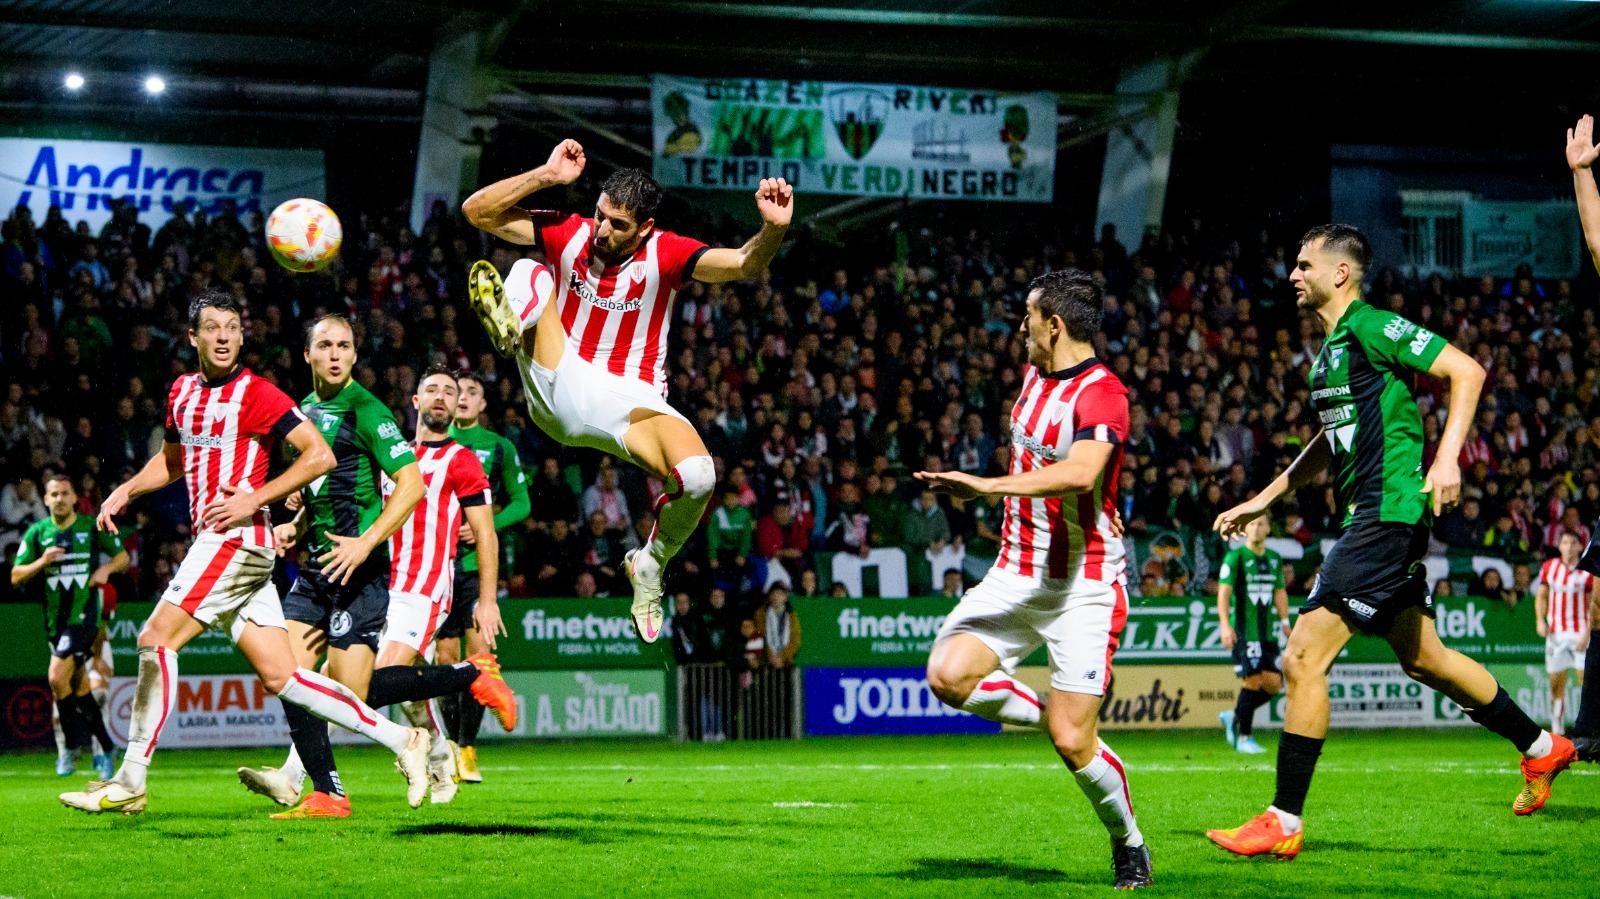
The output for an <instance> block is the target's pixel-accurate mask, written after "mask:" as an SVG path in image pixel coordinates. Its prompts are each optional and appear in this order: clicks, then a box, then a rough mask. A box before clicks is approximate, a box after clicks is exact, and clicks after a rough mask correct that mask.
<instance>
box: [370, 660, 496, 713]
mask: <svg viewBox="0 0 1600 899" xmlns="http://www.w3.org/2000/svg"><path fill="white" fill-rule="evenodd" d="M477 679H478V669H477V668H476V667H474V666H473V665H472V664H471V663H470V662H462V663H460V664H458V665H428V666H426V667H422V668H418V667H416V666H414V665H390V666H389V667H387V668H379V669H378V670H377V671H374V672H372V681H371V683H370V684H368V685H367V705H370V706H372V707H373V708H375V709H381V708H383V707H384V706H386V705H391V704H393V703H396V702H416V701H418V700H422V699H433V698H435V697H439V696H448V695H450V694H452V693H459V692H460V691H461V690H463V689H465V688H466V687H468V686H470V685H471V684H472V682H473V681H475V680H477Z"/></svg>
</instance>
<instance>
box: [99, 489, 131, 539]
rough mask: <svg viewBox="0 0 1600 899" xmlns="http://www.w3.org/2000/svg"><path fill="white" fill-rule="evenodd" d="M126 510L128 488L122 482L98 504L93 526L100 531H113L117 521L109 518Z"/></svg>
mask: <svg viewBox="0 0 1600 899" xmlns="http://www.w3.org/2000/svg"><path fill="white" fill-rule="evenodd" d="M126 511H128V490H127V485H126V484H124V485H122V486H121V487H118V488H117V489H115V490H113V491H111V495H110V496H108V497H106V499H105V502H103V503H101V504H100V512H99V514H97V515H96V516H95V517H94V526H95V527H96V528H98V529H99V530H102V531H114V530H116V529H117V523H116V522H115V521H112V520H111V519H112V518H114V517H115V516H118V515H121V514H122V513H123V512H126Z"/></svg>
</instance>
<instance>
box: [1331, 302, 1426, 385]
mask: <svg viewBox="0 0 1600 899" xmlns="http://www.w3.org/2000/svg"><path fill="white" fill-rule="evenodd" d="M1350 330H1351V331H1352V332H1353V333H1354V334H1355V336H1356V339H1358V340H1360V341H1361V345H1362V347H1363V348H1365V349H1366V351H1367V357H1368V358H1369V359H1372V360H1373V361H1375V362H1380V361H1381V362H1386V363H1388V364H1389V365H1391V366H1393V365H1403V366H1405V367H1406V368H1409V369H1412V370H1414V371H1422V372H1425V371H1427V370H1428V369H1429V368H1430V367H1432V366H1433V361H1434V360H1435V359H1437V358H1439V354H1440V353H1442V352H1444V348H1445V346H1446V345H1447V344H1448V343H1449V341H1447V340H1445V339H1444V338H1443V337H1440V336H1439V335H1437V334H1435V333H1433V332H1432V331H1429V330H1428V329H1427V328H1423V327H1420V326H1419V325H1417V324H1416V323H1415V322H1413V321H1411V320H1410V319H1407V318H1405V317H1404V316H1400V315H1396V314H1394V313H1393V312H1384V311H1382V310H1380V309H1372V308H1370V307H1369V310H1366V311H1365V314H1364V315H1360V316H1356V317H1355V318H1354V320H1352V321H1351V322H1350Z"/></svg>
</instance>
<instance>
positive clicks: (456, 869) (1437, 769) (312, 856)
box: [0, 730, 1600, 899]
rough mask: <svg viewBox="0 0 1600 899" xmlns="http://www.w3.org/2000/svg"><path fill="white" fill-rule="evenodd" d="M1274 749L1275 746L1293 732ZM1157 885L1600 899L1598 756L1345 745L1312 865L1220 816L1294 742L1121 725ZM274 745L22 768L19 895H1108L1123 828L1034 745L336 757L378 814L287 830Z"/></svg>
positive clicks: (1426, 737) (1418, 739)
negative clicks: (1280, 855) (144, 772)
mask: <svg viewBox="0 0 1600 899" xmlns="http://www.w3.org/2000/svg"><path fill="white" fill-rule="evenodd" d="M1262 739H1263V742H1264V743H1266V744H1267V745H1268V746H1269V747H1271V746H1272V745H1274V743H1275V741H1274V740H1273V735H1271V734H1265V735H1263V738H1262ZM1110 742H1111V743H1112V745H1113V746H1114V747H1116V749H1117V750H1118V751H1119V752H1120V753H1121V755H1122V756H1123V758H1124V760H1125V761H1126V762H1127V763H1128V768H1129V775H1130V777H1131V779H1132V785H1133V801H1134V806H1135V808H1136V809H1137V811H1138V813H1139V816H1140V823H1141V826H1142V827H1143V829H1144V832H1145V835H1146V837H1147V839H1148V841H1149V843H1150V846H1151V852H1152V855H1153V857H1154V864H1155V877H1156V889H1157V890H1158V891H1160V892H1162V893H1167V894H1171V895H1183V896H1250V897H1255V899H1260V897H1270V896H1322V895H1335V896H1397V895H1406V896H1465V895H1485V896H1490V895H1492V896H1496V897H1500V896H1511V895H1529V896H1535V895H1537V896H1549V895H1595V894H1597V893H1600V883H1597V882H1595V881H1590V880H1587V879H1585V878H1586V875H1584V874H1583V873H1582V872H1583V871H1585V870H1587V861H1588V860H1591V859H1592V857H1593V855H1594V851H1595V848H1596V847H1600V840H1597V839H1596V837H1595V829H1594V825H1595V824H1596V823H1597V822H1600V777H1596V776H1595V775H1597V774H1600V768H1596V767H1594V766H1582V765H1580V766H1576V767H1574V769H1573V770H1572V771H1569V772H1568V773H1567V774H1565V775H1563V776H1562V777H1561V779H1560V780H1558V781H1557V783H1556V789H1555V794H1554V796H1553V797H1552V799H1551V802H1550V805H1549V806H1548V807H1547V808H1546V809H1545V811H1543V812H1542V813H1540V814H1539V815H1537V816H1534V817H1532V818H1527V819H1520V818H1516V817H1514V816H1513V815H1512V814H1511V800H1512V798H1513V797H1514V796H1515V795H1516V793H1517V790H1518V789H1519V788H1520V786H1521V779H1520V777H1519V775H1518V774H1517V767H1516V759H1515V757H1514V753H1511V752H1510V751H1509V750H1508V749H1507V747H1506V746H1505V745H1504V744H1503V743H1502V742H1500V741H1499V740H1497V739H1495V738H1494V737H1492V736H1490V735H1488V734H1486V733H1482V732H1479V731H1475V730H1462V731H1456V730H1450V731H1435V732H1418V731H1410V732H1366V733H1354V732H1341V733H1335V734H1333V735H1332V737H1331V739H1330V740H1329V743H1328V748H1327V750H1326V752H1325V753H1324V755H1323V757H1322V765H1321V769H1320V770H1319V772H1318V776H1317V780H1316V782H1315V783H1314V784H1313V786H1312V792H1311V798H1310V802H1309V805H1308V807H1307V812H1308V818H1307V821H1308V829H1307V839H1306V843H1305V851H1304V852H1303V853H1302V854H1301V856H1300V857H1299V858H1298V859H1296V860H1294V861H1292V862H1279V861H1272V860H1264V859H1248V860H1247V859H1237V858H1233V857H1231V856H1228V855H1226V854H1225V853H1223V852H1222V851H1220V850H1218V849H1215V848H1214V847H1212V846H1211V845H1210V844H1209V843H1208V842H1207V841H1206V839H1205V837H1204V835H1203V834H1202V831H1203V830H1204V829H1206V828H1207V827H1231V826H1233V825H1235V824H1239V823H1241V822H1243V821H1244V820H1245V819H1246V818H1248V817H1249V816H1251V815H1253V814H1255V813H1256V812H1258V811H1260V810H1261V809H1262V808H1263V807H1265V805H1266V803H1267V801H1268V799H1269V798H1270V794H1271V789H1272V773H1271V764H1272V763H1271V759H1272V758H1273V756H1272V755H1270V754H1269V755H1266V756H1258V757H1254V758H1245V757H1241V756H1237V755H1235V754H1233V753H1232V751H1230V750H1229V749H1228V748H1227V746H1226V745H1225V744H1224V743H1223V741H1222V738H1221V736H1220V734H1219V733H1212V732H1207V733H1199V732H1172V733H1118V734H1112V735H1111V740H1110ZM277 757H278V753H277V752H275V751H267V750H228V751H180V750H173V751H168V752H163V753H161V754H160V755H159V756H158V757H157V760H156V766H155V767H154V769H153V770H152V775H151V784H152V791H151V804H150V811H149V812H147V813H145V814H144V815H141V816H137V817H133V818H122V817H116V816H105V817H101V818H92V817H89V816H86V815H83V814H81V813H78V812H74V811H70V810H68V809H65V808H63V807H61V806H60V805H59V804H57V802H56V798H55V797H56V793H57V792H59V791H61V790H64V789H69V788H72V789H76V788H78V787H79V786H80V785H81V783H82V782H83V780H84V778H79V777H73V778H61V779H58V778H56V777H55V775H54V771H53V768H52V762H53V756H46V755H38V754H34V755H11V756H0V809H3V810H4V814H3V817H0V896H19V897H35V896H91V895H92V896H121V895H141V896H151V895H160V896H163V897H174V896H189V895H202V894H204V895H241V896H243V895H260V896H274V897H283V896H313V895H352V894H363V895H383V896H386V897H402V896H424V895H450V896H469V897H482V896H502V895H520V896H619V895H685V896H745V897H764V896H805V897H814V896H846V895H854V896H870V897H874V899H881V897H889V896H950V895H969V896H985V897H990V896H1000V895H1006V896H1009V895H1053V896H1058V895H1083V894H1090V893H1096V892H1099V891H1102V890H1105V889H1107V887H1108V885H1109V882H1110V863H1109V853H1108V851H1107V844H1106V838H1105V834H1104V831H1103V830H1102V829H1101V827H1100V825H1099V822H1098V821H1097V820H1096V819H1095V818H1094V816H1093V814H1092V813H1091V812H1090V810H1089V808H1088V806H1087V804H1086V803H1085V801H1084V799H1083V796H1082V794H1080V793H1079V792H1078V790H1077V788H1076V787H1075V786H1074V785H1073V783H1072V781H1071V779H1070V778H1069V776H1068V775H1067V773H1066V771H1065V770H1064V769H1063V768H1062V767H1061V766H1060V764H1059V763H1058V762H1057V761H1056V760H1055V756H1054V754H1053V753H1052V752H1051V750H1050V747H1049V745H1048V743H1047V742H1046V741H1045V740H1044V739H1043V738H1042V737H1036V736H1023V735H1017V736H1002V737H929V738H904V737H902V738H838V739H810V740H804V741H797V742H775V743H741V744H722V745H717V746H705V745H676V744H671V743H625V744H619V743H595V742H586V743H557V744H520V745H507V744H499V745H496V744H491V745H488V746H486V747H484V748H483V750H482V761H483V768H484V772H485V776H486V778H487V780H486V782H485V783H484V784H482V785H481V786H469V785H463V787H462V789H461V792H460V795H459V796H458V798H457V800H456V802H455V803H454V804H452V805H449V806H442V807H430V806H426V805H425V806H423V807H422V808H420V809H417V810H415V811H413V810H410V809H408V808H406V807H405V803H404V797H403V793H402V791H403V784H402V782H401V781H400V779H399V776H398V775H396V774H394V773H393V768H392V763H391V761H390V759H388V758H387V757H386V755H385V754H384V753H382V752H381V751H378V750H374V749H369V748H365V747H362V748H341V750H340V759H341V774H342V775H343V778H344V782H345V784H346V785H347V786H348V787H349V788H350V790H351V793H352V796H353V802H354V809H355V816H354V817H352V818H350V819H348V820H344V821H294V822H281V821H271V820H268V819H267V814H268V813H269V812H271V811H273V810H274V807H272V806H270V804H269V803H267V802H266V801H265V800H263V799H261V798H260V797H256V796H252V795H249V794H247V793H245V791H244V789H243V788H242V787H240V786H239V784H238V782H237V781H236V780H235V779H234V775H233V769H234V768H235V767H236V766H238V765H240V764H263V763H271V762H272V761H273V760H274V759H276V758H277Z"/></svg>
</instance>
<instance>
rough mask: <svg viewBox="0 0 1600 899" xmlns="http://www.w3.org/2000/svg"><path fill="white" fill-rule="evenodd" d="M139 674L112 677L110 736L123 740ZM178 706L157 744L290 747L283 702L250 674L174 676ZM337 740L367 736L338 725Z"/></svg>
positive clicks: (334, 732)
mask: <svg viewBox="0 0 1600 899" xmlns="http://www.w3.org/2000/svg"><path fill="white" fill-rule="evenodd" d="M136 685H137V679H136V678H132V677H114V678H112V679H111V692H110V696H109V698H108V704H109V705H110V707H111V709H110V711H111V714H110V729H111V736H112V737H113V738H115V739H116V741H117V742H118V743H121V744H123V745H127V742H128V727H129V721H130V720H131V719H132V717H133V697H134V692H135V688H136ZM177 692H178V696H177V705H176V706H175V707H174V708H173V709H172V712H171V714H169V715H168V716H167V723H166V725H165V726H164V727H163V728H162V730H161V748H162V749H168V748H173V749H179V748H203V747H209V748H222V747H230V746H276V747H280V748H282V749H287V748H288V746H289V724H288V721H287V720H286V719H285V718H284V715H283V703H282V702H281V701H280V700H279V699H278V697H277V696H276V695H274V694H273V693H271V692H270V691H268V690H267V688H266V687H264V686H262V685H261V680H260V679H259V678H257V677H256V676H255V675H251V674H211V675H183V676H181V677H179V678H178V691H177ZM331 734H332V738H333V741H334V742H335V743H364V742H366V740H365V739H364V738H363V737H359V736H357V735H355V734H353V733H350V732H349V731H346V730H343V729H341V728H337V727H336V728H333V729H332V730H331Z"/></svg>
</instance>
